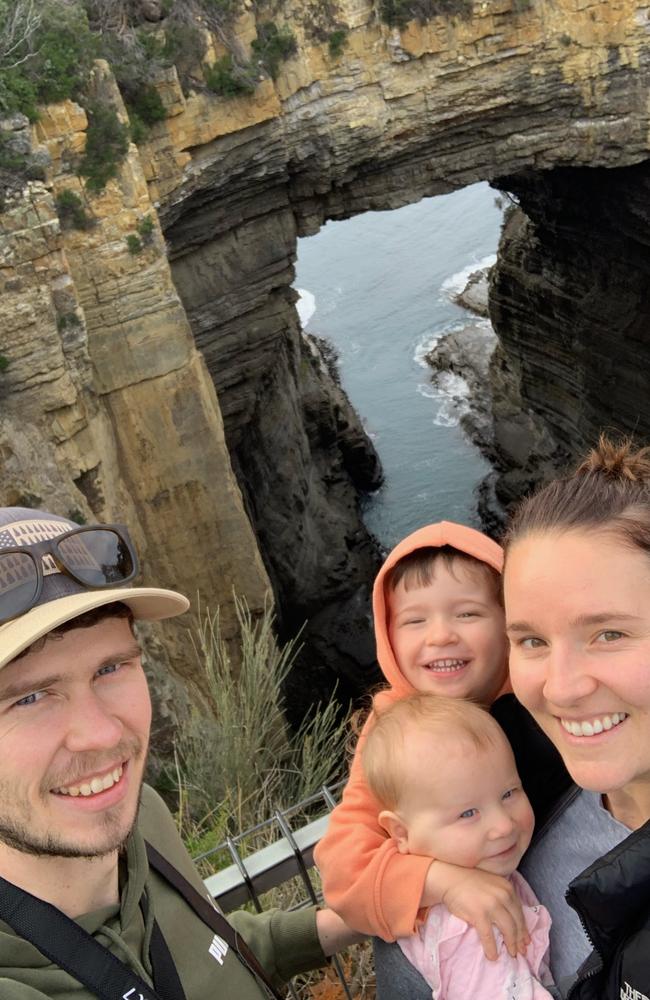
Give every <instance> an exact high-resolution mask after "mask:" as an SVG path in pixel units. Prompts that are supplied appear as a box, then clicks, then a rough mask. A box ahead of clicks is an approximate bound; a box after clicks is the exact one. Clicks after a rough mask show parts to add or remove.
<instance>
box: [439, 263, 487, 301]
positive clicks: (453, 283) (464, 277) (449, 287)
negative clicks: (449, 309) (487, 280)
mask: <svg viewBox="0 0 650 1000" xmlns="http://www.w3.org/2000/svg"><path fill="white" fill-rule="evenodd" d="M496 259H497V256H496V254H494V253H490V254H488V255H487V256H486V257H482V258H481V259H480V260H474V261H472V263H471V264H468V265H467V267H464V268H463V269H462V271H456V273H455V274H452V275H451V277H449V278H445V280H444V281H443V283H442V285H441V286H440V291H441V292H444V293H445V297H446V298H450V299H452V298H453V297H454V295H458V294H459V293H460V292H462V291H463V289H464V288H465V286H466V285H467V282H468V281H469V277H470V275H471V274H473V273H474V271H482V270H483V269H484V268H486V267H492V265H493V264H495V263H496Z"/></svg>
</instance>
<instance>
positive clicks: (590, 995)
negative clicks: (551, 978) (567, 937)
mask: <svg viewBox="0 0 650 1000" xmlns="http://www.w3.org/2000/svg"><path fill="white" fill-rule="evenodd" d="M567 902H568V903H569V905H570V906H572V907H573V909H574V910H575V911H576V912H577V914H578V916H579V917H580V919H581V921H582V924H583V926H584V928H585V931H586V932H587V936H588V937H589V939H590V941H591V943H592V945H593V947H594V951H593V952H592V954H591V955H590V957H589V958H588V959H587V961H586V962H584V964H583V965H582V967H581V968H580V970H579V972H578V978H577V980H576V982H575V983H574V985H573V986H572V987H571V989H570V991H569V994H568V998H570V1000H648V998H650V821H648V822H647V823H645V824H644V826H642V827H641V828H640V829H639V830H635V831H634V832H633V833H631V834H630V836H629V837H626V839H625V840H624V841H623V842H622V843H621V844H619V845H618V846H617V847H615V848H614V849H613V850H611V851H609V852H608V853H607V854H605V856H604V857H602V858H599V860H598V861H595V862H594V863H593V865H590V866H589V868H587V869H586V871H584V872H582V874H581V875H578V877H577V878H574V879H573V881H572V882H571V883H570V885H569V888H568V890H567ZM568 998H567V1000H568Z"/></svg>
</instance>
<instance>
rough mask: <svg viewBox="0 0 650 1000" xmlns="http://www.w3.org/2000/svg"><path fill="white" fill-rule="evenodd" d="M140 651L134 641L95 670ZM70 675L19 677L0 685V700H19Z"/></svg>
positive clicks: (103, 661)
mask: <svg viewBox="0 0 650 1000" xmlns="http://www.w3.org/2000/svg"><path fill="white" fill-rule="evenodd" d="M141 652H142V649H141V648H140V646H139V645H138V644H137V643H134V644H133V645H132V646H129V647H128V649H123V650H120V651H119V652H118V653H114V654H113V655H111V656H107V657H105V658H104V659H103V660H102V661H101V662H100V663H98V664H97V666H96V667H95V671H97V670H101V669H102V667H107V666H109V664H111V663H123V662H124V661H125V660H133V659H135V657H136V656H140V654H141ZM71 676H72V675H71V674H70V673H67V674H49V675H48V676H47V677H33V678H31V680H30V679H29V678H25V679H24V680H20V679H19V680H16V681H14V682H13V683H11V682H10V683H9V684H6V685H5V686H4V687H3V686H2V685H0V702H5V701H14V700H19V699H20V698H23V697H24V696H25V695H27V694H31V693H32V691H42V690H43V689H44V688H47V687H51V686H52V685H53V684H58V683H60V682H61V681H66V680H68V679H69V678H70V677H71Z"/></svg>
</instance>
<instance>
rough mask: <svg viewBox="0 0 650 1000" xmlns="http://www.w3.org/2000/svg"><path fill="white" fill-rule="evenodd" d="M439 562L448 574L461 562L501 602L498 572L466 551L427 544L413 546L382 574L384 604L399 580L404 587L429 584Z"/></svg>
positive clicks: (448, 546) (499, 575)
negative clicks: (487, 586) (483, 581)
mask: <svg viewBox="0 0 650 1000" xmlns="http://www.w3.org/2000/svg"><path fill="white" fill-rule="evenodd" d="M439 562H440V563H442V564H443V566H444V567H445V569H447V570H449V572H450V573H451V574H452V575H453V574H454V569H455V567H456V566H458V565H461V566H463V567H464V568H465V569H466V570H467V571H468V572H469V573H470V574H472V575H473V576H476V577H477V578H480V579H483V580H485V581H486V582H487V583H488V585H489V587H490V588H491V590H492V592H493V596H494V597H495V598H496V600H497V601H499V603H502V597H501V574H500V573H497V571H496V570H495V569H493V567H492V566H488V564H487V563H485V562H483V561H482V560H481V559H475V558H474V556H469V555H467V553H466V552H461V551H460V549H455V548H454V547H453V545H439V546H435V545H428V546H425V547H423V548H421V549H416V550H415V552H409V554H408V555H406V556H403V557H402V558H401V559H399V560H398V561H397V562H396V563H395V565H394V566H393V567H391V569H389V571H388V572H387V573H386V577H385V579H384V593H385V595H386V604H387V606H390V604H389V601H390V594H391V593H392V592H393V591H394V590H395V588H396V587H397V585H398V584H399V583H401V582H403V584H404V588H405V589H406V590H409V589H410V588H411V587H427V586H428V585H429V584H430V583H433V581H434V578H435V573H436V563H439Z"/></svg>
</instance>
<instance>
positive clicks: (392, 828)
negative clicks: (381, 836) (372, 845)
mask: <svg viewBox="0 0 650 1000" xmlns="http://www.w3.org/2000/svg"><path fill="white" fill-rule="evenodd" d="M378 819H379V825H380V826H381V827H383V828H384V830H385V831H386V833H387V834H388V836H389V837H392V838H393V840H394V841H395V843H396V844H397V850H398V851H399V852H400V854H408V853H409V847H408V837H409V832H408V828H407V826H406V824H405V822H404V820H403V819H402V818H401V816H398V815H397V813H394V812H390V810H389V809H383V810H382V812H380V813H379V817H378Z"/></svg>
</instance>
